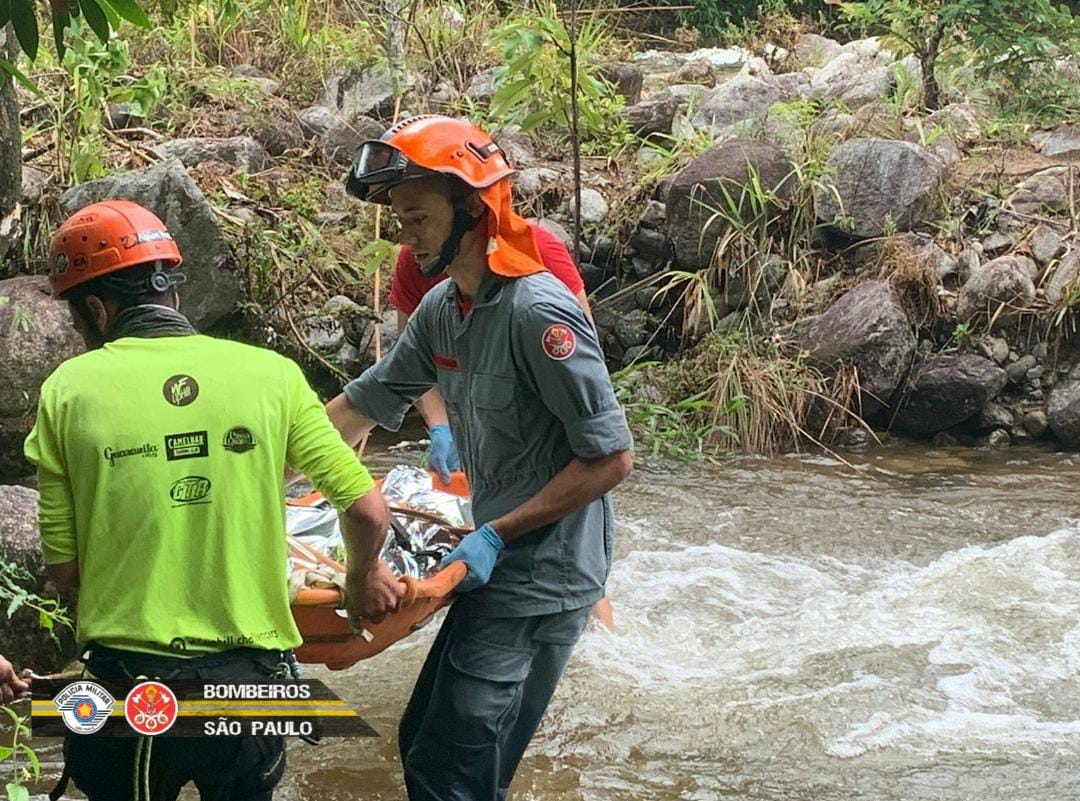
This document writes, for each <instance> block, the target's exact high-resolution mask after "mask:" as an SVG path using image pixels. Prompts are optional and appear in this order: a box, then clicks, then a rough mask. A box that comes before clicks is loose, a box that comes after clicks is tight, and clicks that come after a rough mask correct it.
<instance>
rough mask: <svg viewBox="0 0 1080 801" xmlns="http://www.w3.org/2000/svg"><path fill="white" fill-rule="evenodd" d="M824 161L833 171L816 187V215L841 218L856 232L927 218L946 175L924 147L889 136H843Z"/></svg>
mask: <svg viewBox="0 0 1080 801" xmlns="http://www.w3.org/2000/svg"><path fill="white" fill-rule="evenodd" d="M828 165H829V167H830V168H831V170H832V173H833V174H832V175H830V176H828V177H827V178H825V179H824V180H825V182H826V186H823V187H822V188H820V189H819V190H818V193H817V213H818V219H819V220H821V221H822V222H824V223H836V222H837V221H838V220H844V221H846V224H844V225H842V227H843V228H844V230H846V231H848V232H849V233H851V234H852V235H854V236H856V237H860V238H868V237H874V236H881V235H882V234H884V233H885V232H886V231H887V230H890V229H892V230H895V231H908V230H911V229H912V228H913V227H915V226H916V225H917V224H918V223H920V222H926V221H928V220H930V219H931V218H932V216H933V214H934V212H935V211H936V209H937V205H938V202H939V191H938V190H939V189H940V187H941V183H942V181H943V180H944V177H945V165H944V164H942V162H941V161H940V160H939V159H937V158H936V157H934V156H932V155H931V154H930V153H928V152H926V150H924V149H923V148H921V147H919V146H918V145H914V144H912V143H910V142H895V141H890V140H887V139H852V140H850V141H848V142H845V143H844V144H842V145H840V147H838V148H837V149H836V150H834V151H833V152H832V154H831V155H830V156H829V160H828ZM838 201H839V202H838Z"/></svg>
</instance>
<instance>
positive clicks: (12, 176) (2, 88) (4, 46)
mask: <svg viewBox="0 0 1080 801" xmlns="http://www.w3.org/2000/svg"><path fill="white" fill-rule="evenodd" d="M14 40H15V37H14V35H13V34H12V32H11V28H10V27H7V28H0V57H2V58H6V59H7V60H8V61H12V62H14V60H15V54H16V53H17V52H18V51H17V49H16V48H15V41H14ZM21 189H22V135H21V131H20V130H19V100H18V98H17V97H16V96H15V86H14V83H13V81H12V80H11V77H10V76H9V75H8V74H7V73H6V72H2V71H0V263H2V262H5V261H7V259H8V257H9V256H10V254H11V252H12V249H13V248H14V246H15V245H16V243H17V242H18V238H19V237H18V231H16V230H13V229H14V228H17V226H15V225H14V222H15V220H14V219H10V220H9V219H8V218H9V216H10V215H11V213H12V212H13V211H14V210H15V205H16V204H17V203H18V202H19V192H20V191H21Z"/></svg>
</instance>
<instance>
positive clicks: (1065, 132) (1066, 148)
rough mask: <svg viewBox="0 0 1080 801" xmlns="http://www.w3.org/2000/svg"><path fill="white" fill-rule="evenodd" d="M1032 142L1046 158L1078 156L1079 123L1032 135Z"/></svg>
mask: <svg viewBox="0 0 1080 801" xmlns="http://www.w3.org/2000/svg"><path fill="white" fill-rule="evenodd" d="M1033 143H1034V144H1035V146H1036V147H1037V148H1038V149H1039V150H1041V151H1042V154H1043V155H1044V156H1046V157H1047V158H1061V157H1064V158H1077V157H1080V125H1063V126H1061V127H1060V128H1057V129H1055V130H1053V131H1050V132H1048V133H1044V134H1040V135H1038V136H1036V137H1034V142H1033Z"/></svg>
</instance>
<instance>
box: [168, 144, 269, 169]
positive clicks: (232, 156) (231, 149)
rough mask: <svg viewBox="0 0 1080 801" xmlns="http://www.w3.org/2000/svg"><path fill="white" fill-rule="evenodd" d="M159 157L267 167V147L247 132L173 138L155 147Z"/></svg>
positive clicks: (191, 164)
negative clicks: (238, 134)
mask: <svg viewBox="0 0 1080 801" xmlns="http://www.w3.org/2000/svg"><path fill="white" fill-rule="evenodd" d="M154 150H155V151H156V152H157V153H158V155H160V156H161V157H162V158H166V159H167V158H169V157H170V156H172V157H174V158H177V159H179V160H180V162H181V163H182V164H183V165H184V166H185V167H194V166H195V165H196V164H202V163H203V162H204V161H218V162H221V163H222V164H228V165H230V166H233V167H236V168H237V169H238V170H243V171H244V172H259V171H261V170H263V169H265V167H266V162H267V159H268V158H269V157H268V155H267V153H266V148H264V147H263V146H262V145H261V144H259V143H258V142H256V141H255V140H254V139H252V138H251V137H250V136H232V137H229V138H227V139H210V138H207V139H204V138H191V139H172V140H170V141H168V142H162V143H161V144H160V145H158V146H157V147H155V148H154Z"/></svg>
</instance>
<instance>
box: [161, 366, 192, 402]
mask: <svg viewBox="0 0 1080 801" xmlns="http://www.w3.org/2000/svg"><path fill="white" fill-rule="evenodd" d="M161 394H162V395H164V396H165V400H167V401H168V402H169V403H171V404H172V405H173V406H187V405H188V404H189V403H192V402H194V400H195V399H196V398H197V397H199V382H198V381H196V380H195V379H194V378H192V377H191V376H189V375H183V374H180V375H174V376H173V377H172V378H170V379H169V380H168V381H166V382H165V385H164V386H163V387H162V388H161Z"/></svg>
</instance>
